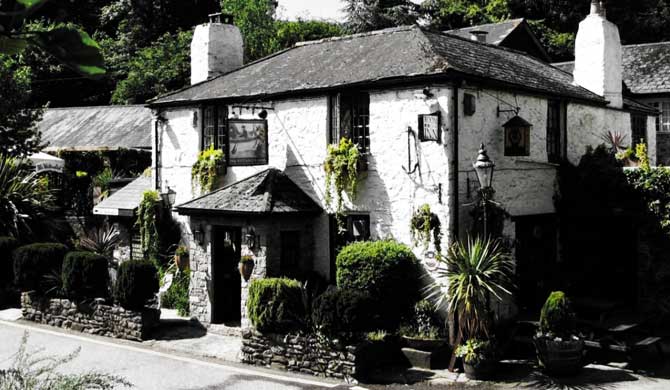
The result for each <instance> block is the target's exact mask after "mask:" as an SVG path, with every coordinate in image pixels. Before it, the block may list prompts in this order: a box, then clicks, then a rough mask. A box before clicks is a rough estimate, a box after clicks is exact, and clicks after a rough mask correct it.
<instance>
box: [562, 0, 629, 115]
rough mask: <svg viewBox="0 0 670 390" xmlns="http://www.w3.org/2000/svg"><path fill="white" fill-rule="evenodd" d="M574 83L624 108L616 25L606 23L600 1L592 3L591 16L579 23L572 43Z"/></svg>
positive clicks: (611, 104)
mask: <svg viewBox="0 0 670 390" xmlns="http://www.w3.org/2000/svg"><path fill="white" fill-rule="evenodd" d="M573 76H574V80H575V83H577V84H579V85H581V86H582V87H584V88H586V89H588V90H590V91H591V92H593V93H595V94H597V95H600V96H602V97H604V98H605V99H606V100H608V101H609V105H610V107H614V108H622V107H623V94H622V93H623V91H622V89H623V88H622V84H623V59H622V50H621V39H620V37H619V29H618V28H617V26H616V25H615V24H614V23H612V22H610V21H608V20H607V16H606V10H605V5H604V4H603V2H602V1H597V0H593V1H591V13H590V14H589V16H587V17H586V19H584V20H583V21H582V22H581V23H580V24H579V31H578V32H577V40H576V42H575V71H574V73H573Z"/></svg>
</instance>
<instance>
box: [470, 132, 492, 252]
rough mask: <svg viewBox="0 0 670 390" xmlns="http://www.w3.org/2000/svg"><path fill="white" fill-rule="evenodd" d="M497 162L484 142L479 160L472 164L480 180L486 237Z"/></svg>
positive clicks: (480, 148)
mask: <svg viewBox="0 0 670 390" xmlns="http://www.w3.org/2000/svg"><path fill="white" fill-rule="evenodd" d="M495 166H496V164H495V163H494V162H493V160H491V159H490V158H489V155H488V153H486V147H485V146H484V144H483V143H482V144H481V146H480V147H479V154H478V155H477V160H476V161H475V162H474V163H473V164H472V167H473V168H474V169H475V173H476V174H477V179H478V180H479V191H480V193H481V196H482V201H483V202H484V238H485V239H486V236H487V233H488V232H487V228H488V227H487V218H488V216H487V204H488V202H489V200H490V198H491V196H492V195H493V188H492V187H491V183H492V182H493V170H494V169H495Z"/></svg>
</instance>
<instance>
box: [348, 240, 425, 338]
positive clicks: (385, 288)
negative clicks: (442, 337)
mask: <svg viewBox="0 0 670 390" xmlns="http://www.w3.org/2000/svg"><path fill="white" fill-rule="evenodd" d="M336 266H337V287H338V288H339V289H341V290H357V291H361V292H366V293H368V294H369V295H370V297H371V298H372V299H373V300H374V301H375V306H376V313H377V314H378V315H379V316H380V317H381V320H382V322H383V324H384V329H389V330H392V329H395V328H396V327H397V326H398V325H399V324H400V322H401V320H402V318H403V317H405V316H407V315H409V314H410V313H411V311H412V309H413V307H414V304H415V303H416V301H417V300H418V298H419V273H418V263H417V260H416V257H415V256H414V254H413V253H412V251H411V249H410V248H409V247H407V246H406V245H403V244H400V243H398V242H396V241H392V240H386V241H375V242H356V243H353V244H350V245H348V246H346V247H344V248H343V249H342V251H340V253H339V254H338V255H337V259H336Z"/></svg>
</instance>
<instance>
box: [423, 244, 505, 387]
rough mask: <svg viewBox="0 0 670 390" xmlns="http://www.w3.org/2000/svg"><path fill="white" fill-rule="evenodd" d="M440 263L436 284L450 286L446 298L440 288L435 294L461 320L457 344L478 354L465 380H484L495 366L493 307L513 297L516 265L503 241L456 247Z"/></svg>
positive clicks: (439, 287) (437, 288)
mask: <svg viewBox="0 0 670 390" xmlns="http://www.w3.org/2000/svg"><path fill="white" fill-rule="evenodd" d="M438 261H439V262H440V265H441V266H440V267H439V268H438V271H437V273H438V275H437V276H438V277H437V278H436V280H447V282H448V286H447V288H446V294H444V293H441V292H440V291H444V290H443V286H441V285H438V286H435V287H436V288H434V291H438V292H439V294H440V296H441V298H442V299H444V300H446V301H447V303H448V308H449V311H450V312H451V314H452V315H453V316H454V317H455V318H457V319H458V334H459V336H458V340H459V341H463V340H464V341H465V342H464V343H462V344H461V345H460V346H459V347H463V348H464V349H462V351H467V350H468V349H470V350H473V351H477V354H476V356H477V358H476V360H472V359H471V360H470V362H471V363H473V362H476V364H470V368H469V373H468V372H466V376H468V377H469V378H477V377H481V376H482V375H486V374H488V371H489V370H490V367H491V366H492V365H495V363H496V362H495V354H493V353H492V352H491V351H492V350H493V345H492V344H491V343H490V341H491V337H490V329H491V326H492V323H493V314H492V311H491V309H490V307H491V303H492V301H494V300H496V301H501V300H502V299H503V297H504V296H505V295H511V291H512V286H513V284H512V277H513V275H514V262H513V260H512V258H511V257H510V256H509V254H508V252H507V251H506V250H505V249H504V248H503V246H502V244H501V243H500V241H498V240H492V239H486V240H482V239H481V238H476V239H474V240H473V239H471V238H469V239H468V240H467V242H466V243H462V242H459V243H456V244H454V245H453V246H452V247H451V248H449V251H448V253H447V255H446V257H444V258H442V257H441V256H438ZM486 342H489V343H488V344H484V343H486ZM459 344H460V342H459ZM475 347H477V348H475ZM484 347H486V348H484ZM484 351H486V353H484ZM463 356H467V354H464V355H463ZM470 357H473V355H472V354H471V355H470Z"/></svg>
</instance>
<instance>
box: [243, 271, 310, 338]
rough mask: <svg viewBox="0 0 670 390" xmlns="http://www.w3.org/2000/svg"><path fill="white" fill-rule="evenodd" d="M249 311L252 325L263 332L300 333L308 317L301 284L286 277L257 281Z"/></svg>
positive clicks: (255, 281)
mask: <svg viewBox="0 0 670 390" xmlns="http://www.w3.org/2000/svg"><path fill="white" fill-rule="evenodd" d="M247 312H248V313H249V319H250V320H251V324H252V325H253V326H254V327H255V328H256V329H257V330H258V331H260V332H277V333H282V332H289V331H293V330H299V329H300V328H301V327H302V324H303V323H304V317H305V310H304V306H303V303H302V291H301V286H300V282H298V281H296V280H292V279H286V278H268V279H256V280H253V281H252V282H251V284H250V285H249V298H248V300H247Z"/></svg>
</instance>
